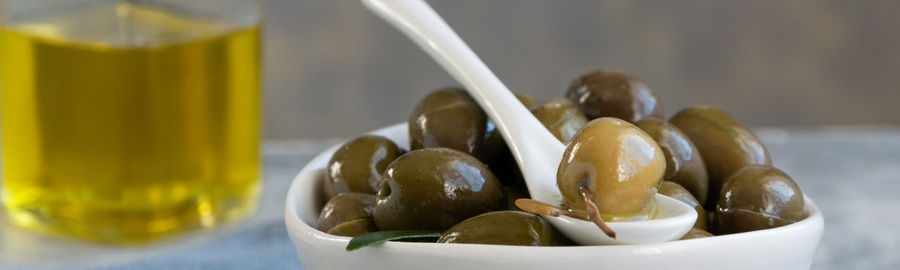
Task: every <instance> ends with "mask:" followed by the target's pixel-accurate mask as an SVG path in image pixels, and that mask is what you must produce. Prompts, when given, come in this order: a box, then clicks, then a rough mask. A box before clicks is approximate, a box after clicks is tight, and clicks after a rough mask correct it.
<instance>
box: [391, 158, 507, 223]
mask: <svg viewBox="0 0 900 270" xmlns="http://www.w3.org/2000/svg"><path fill="white" fill-rule="evenodd" d="M382 179H383V181H382V183H381V186H380V187H379V189H378V194H377V195H376V196H377V201H376V203H375V209H374V212H373V217H374V218H375V224H377V225H378V228H380V229H383V230H408V229H430V230H444V229H447V228H450V227H451V226H453V225H455V224H457V223H459V222H460V221H463V220H465V219H467V218H470V217H473V216H476V215H479V214H482V213H486V212H489V211H494V210H501V209H505V208H506V198H505V196H504V193H503V186H501V185H500V182H498V181H497V178H495V177H494V174H493V173H491V171H490V170H488V168H487V166H485V165H484V164H483V163H481V162H480V161H478V159H476V158H474V157H472V156H470V155H468V154H466V153H463V152H460V151H456V150H453V149H449V148H426V149H421V150H415V151H411V152H409V153H406V154H405V155H403V156H400V157H399V158H397V159H396V160H394V162H393V163H391V164H390V165H388V168H387V170H385V171H384V174H383V175H382Z"/></svg>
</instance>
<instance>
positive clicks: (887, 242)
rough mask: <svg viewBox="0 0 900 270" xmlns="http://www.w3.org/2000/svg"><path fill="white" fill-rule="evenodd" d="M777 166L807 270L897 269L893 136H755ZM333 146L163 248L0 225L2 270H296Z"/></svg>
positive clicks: (305, 143)
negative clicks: (246, 211)
mask: <svg viewBox="0 0 900 270" xmlns="http://www.w3.org/2000/svg"><path fill="white" fill-rule="evenodd" d="M757 134H758V135H759V136H760V137H761V138H762V139H763V141H765V142H766V144H767V145H768V147H769V150H770V152H771V154H772V159H773V161H774V163H775V165H776V166H777V167H780V168H781V169H783V170H784V171H786V172H787V173H789V174H790V175H791V176H793V178H794V179H795V180H796V181H797V183H798V184H799V185H800V186H801V187H802V189H803V192H804V193H806V194H807V195H809V196H810V197H812V198H813V200H815V201H816V203H817V204H818V206H819V207H820V208H821V210H822V212H823V213H824V215H825V234H824V236H823V237H822V242H821V243H820V245H819V248H818V250H817V251H816V257H815V260H814V263H813V269H888V268H891V267H893V266H896V265H898V264H900V254H898V253H897V251H898V250H900V230H898V228H900V211H898V210H897V209H900V197H898V196H897V195H896V192H900V129H896V128H815V129H788V130H785V129H775V128H764V129H758V130H757ZM338 142H339V141H338V140H296V141H269V142H266V144H265V147H264V152H265V187H264V192H263V197H262V201H261V204H260V209H259V211H258V212H257V213H256V214H255V215H254V216H252V217H250V218H247V219H245V220H243V221H240V222H236V223H232V224H229V225H226V226H224V227H221V228H218V229H213V230H209V231H203V232H198V233H195V234H192V235H188V236H184V237H181V238H178V239H172V240H168V241H164V242H161V243H156V244H151V245H146V246H138V247H119V246H107V245H98V244H92V243H85V242H81V241H78V240H72V239H66V238H58V237H54V236H47V235H42V234H38V233H33V232H30V231H27V230H23V229H20V228H17V227H13V226H11V225H8V222H0V268H2V269H45V268H46V269H57V268H65V269H70V268H75V269H96V268H102V269H170V268H174V267H177V268H180V269H183V268H190V269H194V268H196V269H299V268H302V267H301V264H300V262H299V261H298V260H297V257H296V256H295V254H294V249H293V247H292V246H291V244H290V240H289V239H288V236H287V232H286V230H285V228H284V223H283V220H282V217H283V214H282V211H283V202H284V198H285V195H286V194H284V191H285V190H287V188H288V186H289V184H290V181H291V180H292V179H293V176H294V174H296V173H297V172H298V171H299V170H300V168H302V167H303V165H304V164H305V163H306V162H307V161H309V160H310V159H312V158H313V157H314V156H315V154H316V153H318V152H320V151H322V150H323V149H325V148H327V147H328V146H330V145H333V144H336V143H338Z"/></svg>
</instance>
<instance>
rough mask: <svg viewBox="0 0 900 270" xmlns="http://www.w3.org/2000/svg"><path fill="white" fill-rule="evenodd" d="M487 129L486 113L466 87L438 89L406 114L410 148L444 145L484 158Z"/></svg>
mask: <svg viewBox="0 0 900 270" xmlns="http://www.w3.org/2000/svg"><path fill="white" fill-rule="evenodd" d="M486 128H487V116H485V114H484V111H482V110H481V107H478V104H477V103H476V102H475V100H474V99H472V97H471V96H469V94H468V93H466V91H465V90H462V89H458V88H445V89H441V90H437V91H435V92H432V93H431V94H428V96H426V97H425V98H424V99H423V100H422V101H421V102H419V104H418V105H417V106H416V108H415V110H414V111H413V113H412V115H410V116H409V143H410V148H412V150H417V149H422V148H432V147H446V148H451V149H456V150H459V151H463V152H465V153H467V154H469V155H473V156H475V157H477V158H479V159H484V158H485V156H484V155H485V152H484V140H485V137H486V134H487V132H486Z"/></svg>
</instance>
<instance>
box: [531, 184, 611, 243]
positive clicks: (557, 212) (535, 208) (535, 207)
mask: <svg viewBox="0 0 900 270" xmlns="http://www.w3.org/2000/svg"><path fill="white" fill-rule="evenodd" d="M588 195H590V194H588ZM591 203H592V204H593V202H591ZM515 204H516V207H518V208H519V209H522V211H525V212H528V213H532V214H535V215H548V216H553V217H559V216H567V217H570V218H574V219H577V220H583V221H590V222H594V224H597V227H599V228H600V230H602V231H603V233H605V234H606V235H607V236H609V237H610V238H613V239H615V238H616V232H614V231H613V230H612V229H610V228H609V226H606V223H603V220H602V219H600V213H599V212H598V211H597V206H596V205H594V208H593V210H594V211H595V214H594V213H592V214H591V215H590V216H589V217H584V216H581V215H578V214H575V213H572V212H570V211H568V210H564V209H561V208H559V207H556V206H553V205H549V204H546V203H543V202H539V201H535V200H532V199H518V200H516V201H515ZM589 212H590V211H589ZM593 217H596V219H594V218H593Z"/></svg>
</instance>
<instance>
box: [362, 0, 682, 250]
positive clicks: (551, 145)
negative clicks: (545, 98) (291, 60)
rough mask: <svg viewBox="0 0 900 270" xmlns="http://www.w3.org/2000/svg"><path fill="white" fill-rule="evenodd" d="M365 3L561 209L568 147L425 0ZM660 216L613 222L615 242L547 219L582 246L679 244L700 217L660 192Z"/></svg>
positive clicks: (536, 190)
mask: <svg viewBox="0 0 900 270" xmlns="http://www.w3.org/2000/svg"><path fill="white" fill-rule="evenodd" d="M362 2H363V4H365V6H366V7H368V8H369V9H370V10H372V11H373V12H374V13H376V14H378V15H379V16H381V18H383V19H385V20H386V21H388V22H389V23H390V24H392V25H393V26H394V27H396V28H397V29H399V30H400V31H402V32H403V33H405V34H406V35H407V36H408V37H409V38H410V39H412V40H413V41H414V42H415V43H416V44H418V45H419V47H421V48H422V49H423V50H424V51H425V52H427V53H428V54H429V55H431V57H432V58H434V60H435V61H437V63H438V64H440V65H441V66H442V67H443V68H444V69H445V70H446V71H447V72H448V73H450V75H451V76H453V77H454V78H455V79H456V80H457V81H459V82H460V83H462V84H463V85H464V86H465V87H466V89H467V90H468V91H469V93H470V94H471V95H472V97H473V98H474V99H475V101H477V102H478V104H479V105H481V107H482V108H483V109H484V111H485V112H486V113H487V114H488V116H490V117H491V119H492V120H493V121H494V122H495V124H496V126H497V129H498V130H499V131H500V134H502V135H503V138H504V139H506V142H507V144H508V145H509V149H510V150H511V151H512V153H513V156H515V158H516V162H518V164H519V168H520V169H521V170H522V175H523V176H524V177H525V183H526V185H527V186H528V191H529V193H530V195H531V198H532V199H534V200H537V201H541V202H544V203H547V204H550V205H557V206H558V205H561V204H562V202H563V200H562V194H561V193H560V191H559V188H558V187H557V185H556V172H557V169H558V167H559V164H560V161H561V160H562V157H563V152H564V151H565V146H564V145H563V144H562V143H560V142H559V140H557V139H556V137H554V136H553V134H551V133H550V131H549V130H547V129H546V128H545V127H544V126H543V125H542V124H541V123H540V122H539V121H538V120H537V119H536V118H535V117H533V116H532V115H531V112H529V111H528V109H526V108H525V106H522V105H521V104H520V103H519V102H518V101H517V99H516V98H515V96H514V95H513V94H512V92H511V91H510V90H509V89H508V88H507V87H506V85H504V84H503V82H501V81H500V79H498V78H497V76H496V75H494V73H493V72H491V70H490V69H489V68H488V67H487V66H486V65H485V64H484V63H483V62H482V61H481V59H479V58H478V56H477V55H475V53H474V52H473V51H472V49H470V48H469V47H468V46H467V45H466V44H465V42H463V40H462V39H461V38H460V37H459V36H458V35H457V34H456V33H455V32H454V31H453V29H451V28H450V26H448V25H447V23H446V22H444V20H443V19H441V17H440V16H439V15H438V14H437V13H436V12H435V11H434V10H433V9H432V8H431V7H430V6H428V4H427V3H425V2H424V1H421V0H362ZM654 199H655V200H657V203H658V204H659V214H658V217H657V218H655V219H652V220H644V221H626V222H607V225H608V226H609V227H610V228H611V229H612V230H613V231H615V232H616V236H615V238H611V237H609V236H607V235H606V234H604V233H603V231H601V230H600V229H599V228H597V226H596V225H595V224H594V223H591V222H587V221H582V220H577V219H573V218H568V217H553V216H547V215H545V216H544V217H545V218H546V219H548V220H549V221H550V222H551V223H552V224H553V226H555V227H556V228H557V229H559V230H560V231H561V232H563V233H564V234H566V236H568V237H569V238H570V239H572V240H574V241H575V242H578V243H579V244H582V245H602V244H639V243H656V242H665V241H670V240H676V239H678V238H681V237H682V236H683V235H684V234H685V233H687V232H688V231H689V230H690V228H691V226H693V224H694V221H695V220H696V218H697V214H696V212H694V210H693V208H692V207H691V206H689V205H687V204H685V203H682V202H680V201H677V200H674V199H670V198H668V197H665V196H663V195H659V194H657V195H656V196H655V197H654Z"/></svg>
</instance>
